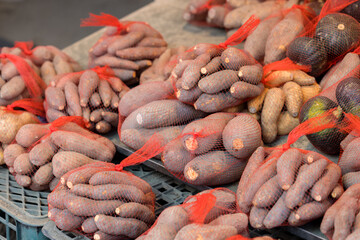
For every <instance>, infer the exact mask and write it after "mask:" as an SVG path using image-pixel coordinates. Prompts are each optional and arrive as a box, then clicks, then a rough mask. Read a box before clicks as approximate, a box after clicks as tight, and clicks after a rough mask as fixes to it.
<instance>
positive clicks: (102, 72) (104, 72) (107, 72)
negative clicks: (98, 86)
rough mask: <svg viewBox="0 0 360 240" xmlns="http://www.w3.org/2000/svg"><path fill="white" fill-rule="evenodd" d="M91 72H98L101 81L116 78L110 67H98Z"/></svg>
mask: <svg viewBox="0 0 360 240" xmlns="http://www.w3.org/2000/svg"><path fill="white" fill-rule="evenodd" d="M91 70H93V71H94V72H96V73H97V75H98V76H99V78H100V79H104V80H107V81H109V79H110V78H112V77H115V73H114V71H113V70H112V69H111V68H110V67H109V66H104V67H99V66H96V67H94V68H92V69H91Z"/></svg>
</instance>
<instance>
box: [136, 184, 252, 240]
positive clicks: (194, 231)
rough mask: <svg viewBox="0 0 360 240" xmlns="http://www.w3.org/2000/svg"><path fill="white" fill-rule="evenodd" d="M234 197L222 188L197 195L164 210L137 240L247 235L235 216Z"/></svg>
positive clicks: (242, 218)
mask: <svg viewBox="0 0 360 240" xmlns="http://www.w3.org/2000/svg"><path fill="white" fill-rule="evenodd" d="M235 210H236V207H235V194H234V193H233V192H232V191H230V190H228V189H224V188H216V189H212V190H206V191H203V192H200V193H198V194H196V195H194V196H190V197H188V198H187V199H186V200H185V201H184V203H183V204H181V205H178V206H172V207H169V208H167V209H165V210H164V211H163V212H162V213H161V214H160V215H159V217H158V219H157V220H156V222H155V224H154V225H153V226H152V227H151V228H150V229H149V230H148V231H147V232H145V233H144V234H143V235H141V236H140V237H139V238H137V239H138V240H142V239H147V240H153V239H154V240H155V239H176V240H182V239H183V240H185V239H193V240H196V239H218V240H221V239H223V240H225V239H227V238H228V237H231V236H235V235H237V234H242V235H246V236H247V235H248V229H247V226H248V218H247V216H246V214H243V213H236V211H235Z"/></svg>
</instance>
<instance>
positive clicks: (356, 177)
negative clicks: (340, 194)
mask: <svg viewBox="0 0 360 240" xmlns="http://www.w3.org/2000/svg"><path fill="white" fill-rule="evenodd" d="M342 182H343V184H344V188H345V189H347V188H349V187H351V186H352V185H354V184H357V183H360V172H349V173H346V174H345V175H343V177H342Z"/></svg>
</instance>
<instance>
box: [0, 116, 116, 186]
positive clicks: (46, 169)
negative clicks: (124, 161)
mask: <svg viewBox="0 0 360 240" xmlns="http://www.w3.org/2000/svg"><path fill="white" fill-rule="evenodd" d="M87 124H88V123H87V122H86V121H85V120H84V119H83V118H82V117H60V118H58V119H57V120H55V121H54V122H52V123H50V124H27V125H24V126H22V127H21V128H20V129H19V131H18V132H17V134H16V136H15V143H12V144H10V145H8V146H7V147H6V148H5V150H4V161H5V163H6V165H7V167H8V168H9V171H10V173H12V174H13V175H14V176H15V180H16V182H17V183H18V184H19V185H21V186H23V187H27V188H30V189H31V190H34V191H43V190H47V189H49V187H50V189H53V188H54V187H55V186H56V184H57V183H58V181H59V179H60V177H61V176H63V175H64V174H65V173H67V172H68V171H70V170H72V169H74V168H77V167H80V166H82V165H84V164H88V163H94V162H98V161H104V162H110V161H111V160H112V159H113V157H114V155H115V152H116V149H115V146H114V144H113V143H112V142H111V141H110V140H109V139H107V138H105V137H102V136H100V135H97V134H95V133H92V132H90V131H88V130H86V126H87Z"/></svg>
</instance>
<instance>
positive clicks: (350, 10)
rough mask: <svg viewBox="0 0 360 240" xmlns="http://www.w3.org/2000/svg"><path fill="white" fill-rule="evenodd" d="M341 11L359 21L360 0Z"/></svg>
mask: <svg viewBox="0 0 360 240" xmlns="http://www.w3.org/2000/svg"><path fill="white" fill-rule="evenodd" d="M341 12H343V13H345V14H348V15H350V16H352V17H353V18H355V19H356V20H358V22H360V0H359V1H357V2H354V3H352V4H350V5H349V6H347V7H346V8H344V9H343V10H342V11H341Z"/></svg>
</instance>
